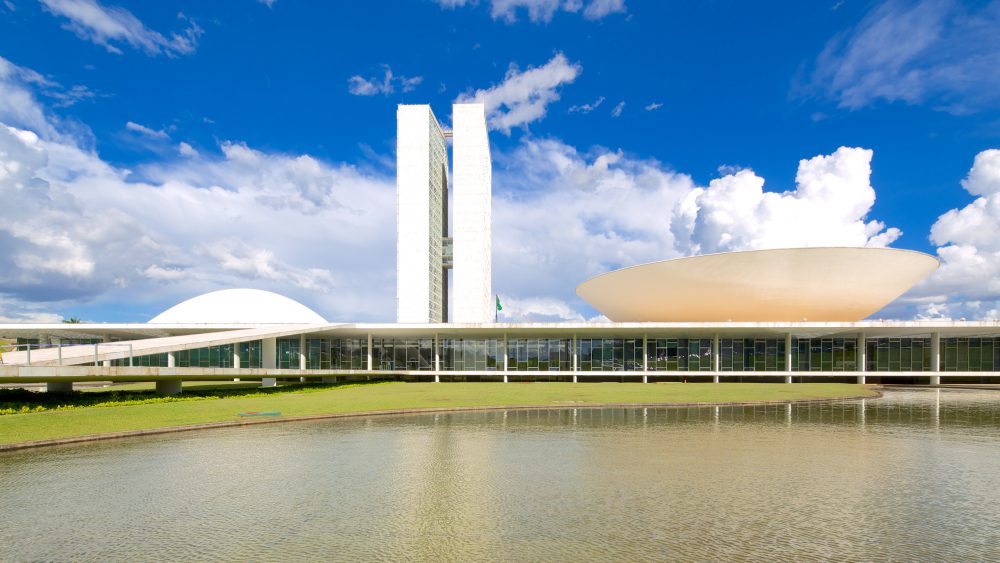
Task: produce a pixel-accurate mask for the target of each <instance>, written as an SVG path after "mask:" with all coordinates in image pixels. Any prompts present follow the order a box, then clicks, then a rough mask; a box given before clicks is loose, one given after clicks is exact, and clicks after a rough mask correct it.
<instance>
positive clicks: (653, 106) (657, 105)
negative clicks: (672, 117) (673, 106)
mask: <svg viewBox="0 0 1000 563" xmlns="http://www.w3.org/2000/svg"><path fill="white" fill-rule="evenodd" d="M662 107H663V104H661V103H657V102H653V103H651V104H649V105H647V106H646V108H645V109H646V111H656V110H658V109H660V108H662Z"/></svg>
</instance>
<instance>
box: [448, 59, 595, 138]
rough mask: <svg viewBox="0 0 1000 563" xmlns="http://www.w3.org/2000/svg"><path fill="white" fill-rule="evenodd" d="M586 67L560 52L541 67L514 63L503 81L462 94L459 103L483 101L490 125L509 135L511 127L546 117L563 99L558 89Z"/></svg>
mask: <svg viewBox="0 0 1000 563" xmlns="http://www.w3.org/2000/svg"><path fill="white" fill-rule="evenodd" d="M582 71H583V68H582V67H581V66H580V65H579V64H576V63H570V62H569V60H568V59H567V58H566V55H564V54H562V53H556V55H555V56H553V57H552V59H551V60H549V62H547V63H545V64H544V65H542V66H540V67H528V68H527V69H526V70H524V71H521V70H520V69H519V68H518V67H517V66H516V65H514V64H513V63H511V65H510V67H509V68H508V69H507V74H506V75H505V76H504V81H503V82H501V83H500V84H498V85H496V86H493V87H492V88H488V89H485V90H476V91H475V92H474V93H471V94H463V95H462V96H459V98H458V100H457V101H458V102H471V101H475V102H482V103H483V104H485V105H486V119H487V120H488V121H489V124H490V128H491V129H494V130H499V131H502V132H503V133H505V134H507V135H509V134H510V131H511V129H513V128H515V127H520V126H523V125H527V124H529V123H532V122H534V121H538V120H539V119H542V118H543V117H545V113H546V110H547V108H548V106H549V104H551V103H552V102H555V101H556V100H558V99H559V92H558V89H559V87H560V86H562V85H563V84H569V83H572V82H573V81H574V80H576V77H577V76H579V75H580V73H581V72H582Z"/></svg>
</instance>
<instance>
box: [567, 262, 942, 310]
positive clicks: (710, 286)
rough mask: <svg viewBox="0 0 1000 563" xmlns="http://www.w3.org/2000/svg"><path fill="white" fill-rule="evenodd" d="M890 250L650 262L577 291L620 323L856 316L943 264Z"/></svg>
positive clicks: (884, 302)
mask: <svg viewBox="0 0 1000 563" xmlns="http://www.w3.org/2000/svg"><path fill="white" fill-rule="evenodd" d="M938 264H939V262H938V260H937V258H934V257H933V256H930V255H927V254H923V253H920V252H913V251H909V250H897V249H892V248H788V249H778V250H753V251H745V252H727V253H724V254H706V255H702V256H692V257H690V258H678V259H675V260H664V261H662V262H652V263H649V264H642V265H639V266H632V267H630V268H623V269H621V270H615V271H613V272H608V273H606V274H601V275H599V276H596V277H593V278H591V279H589V280H587V281H585V282H583V283H582V284H580V285H579V286H577V288H576V293H577V295H579V296H580V297H582V298H583V299H585V300H586V301H587V302H588V303H590V304H591V305H592V306H593V307H594V308H595V309H597V310H598V311H600V312H601V313H603V314H604V315H605V316H607V317H608V318H609V319H611V320H612V321H616V322H709V321H710V322H725V321H734V322H754V321H760V322H768V321H776V322H782V321H784V322H795V321H806V320H808V321H858V320H861V319H864V318H865V317H867V316H868V315H871V314H872V313H874V312H875V311H878V310H879V309H881V308H882V307H884V306H885V305H887V304H888V303H890V302H891V301H892V300H893V299H895V298H897V297H899V296H900V295H902V294H903V293H904V292H905V291H906V290H908V289H910V288H911V287H913V285H914V284H916V283H917V282H919V281H920V280H922V279H924V278H925V277H926V276H927V275H928V274H930V273H931V272H933V271H934V270H935V269H937V267H938Z"/></svg>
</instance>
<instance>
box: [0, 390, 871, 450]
mask: <svg viewBox="0 0 1000 563" xmlns="http://www.w3.org/2000/svg"><path fill="white" fill-rule="evenodd" d="M873 390H874V391H875V395H853V396H847V397H835V398H830V399H791V400H786V401H781V400H775V401H735V402H722V403H713V402H697V403H585V404H548V405H502V406H485V407H426V408H413V409H384V410H374V411H358V412H343V413H325V414H310V415H302V416H290V417H275V418H253V419H245V420H226V421H220V422H205V423H200V424H185V425H182V426H165V427H161V428H145V429H142V430H123V431H120V432H105V433H102V434H89V435H85V436H72V437H69V438H54V439H51V440H32V441H29V442H15V443H12V444H0V452H9V451H16V450H26V449H31V448H41V447H47V446H62V445H69V444H82V443H87V442H99V441H105V440H116V439H121V438H133V437H140V436H155V435H158V434H174V433H177V432H190V431H194V430H211V429H214V428H232V427H237V426H251V425H257V424H276V423H283V422H305V421H311V420H326V419H337V418H360V417H366V416H373V417H374V416H391V415H418V414H433V413H462V412H489V411H505V410H553V409H559V410H567V409H609V408H627V409H641V408H691V407H697V408H701V407H751V406H762V405H790V404H809V403H835V402H839V401H857V400H860V399H877V398H880V397H882V392H881V391H880V390H879V388H874V389H873Z"/></svg>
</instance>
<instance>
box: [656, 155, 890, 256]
mask: <svg viewBox="0 0 1000 563" xmlns="http://www.w3.org/2000/svg"><path fill="white" fill-rule="evenodd" d="M871 158H872V151H870V150H867V149H860V148H847V147H841V148H839V149H837V151H836V152H834V153H833V154H831V155H828V156H817V157H814V158H811V159H808V160H801V161H799V170H798V174H796V176H795V183H796V188H795V189H794V190H791V191H786V192H782V193H778V192H768V191H765V190H764V179H763V178H761V177H760V176H757V175H756V174H755V173H754V172H753V171H752V170H749V169H745V170H740V171H738V172H736V173H735V174H729V175H726V176H723V177H722V178H718V179H716V180H712V182H710V183H709V185H708V187H707V188H697V189H695V190H693V191H692V192H691V193H690V194H688V196H687V197H686V198H685V200H684V202H683V203H682V205H681V206H680V207H679V208H677V209H676V210H674V222H673V229H674V233H675V235H676V236H677V237H678V239H679V240H682V241H685V243H684V244H685V245H686V246H687V248H688V249H689V250H690V253H691V254H701V253H711V252H725V251H729V250H744V249H760V248H783V247H802V246H887V245H889V244H891V243H892V242H893V241H895V240H896V239H897V238H899V236H900V235H901V234H902V233H901V232H900V231H899V229H896V228H888V229H887V228H886V227H885V225H884V224H883V223H881V222H879V221H874V220H871V221H869V220H867V219H866V218H867V215H868V212H869V211H870V210H871V207H872V205H873V204H874V203H875V189H874V188H872V186H871V183H870V176H871Z"/></svg>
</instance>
